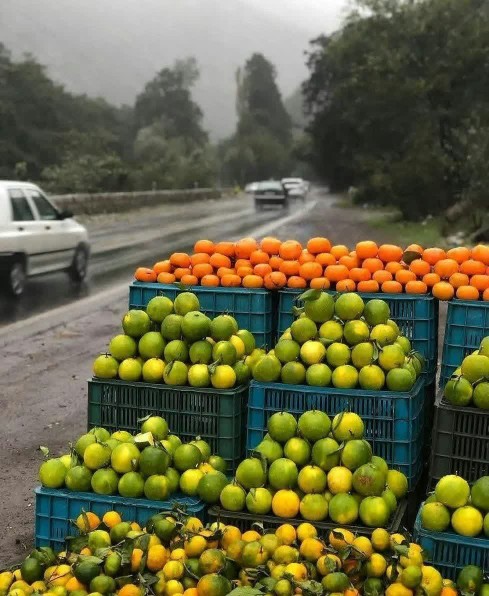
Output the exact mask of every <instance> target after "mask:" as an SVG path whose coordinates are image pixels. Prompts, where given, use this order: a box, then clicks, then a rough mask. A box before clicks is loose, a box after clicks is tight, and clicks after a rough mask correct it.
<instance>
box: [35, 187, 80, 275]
mask: <svg viewBox="0 0 489 596" xmlns="http://www.w3.org/2000/svg"><path fill="white" fill-rule="evenodd" d="M25 192H26V194H27V197H28V199H29V201H30V202H31V204H32V206H33V208H34V211H35V214H36V216H37V219H38V220H39V221H40V222H41V225H42V227H43V231H44V236H43V245H44V255H43V265H44V267H45V268H46V270H47V271H48V270H49V271H54V270H58V269H66V268H67V267H69V266H70V265H71V262H72V260H73V255H74V250H75V239H74V238H73V234H72V231H71V230H70V226H69V222H68V221H67V220H62V219H60V218H59V212H58V211H57V210H56V208H55V207H54V206H53V205H52V204H51V203H50V202H49V201H48V200H47V198H46V197H45V196H44V195H43V194H42V192H41V191H40V190H38V189H35V188H28V189H26V191H25Z"/></svg>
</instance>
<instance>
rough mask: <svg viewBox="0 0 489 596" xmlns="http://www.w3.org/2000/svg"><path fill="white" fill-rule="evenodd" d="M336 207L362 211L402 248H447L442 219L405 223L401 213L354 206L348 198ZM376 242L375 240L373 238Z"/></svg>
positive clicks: (337, 202)
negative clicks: (442, 229) (414, 246)
mask: <svg viewBox="0 0 489 596" xmlns="http://www.w3.org/2000/svg"><path fill="white" fill-rule="evenodd" d="M334 206H335V207H340V208H343V209H351V210H357V211H359V212H360V211H361V212H362V214H364V215H365V214H366V215H367V221H368V223H369V225H370V226H371V227H372V228H374V229H377V230H379V233H380V232H383V233H384V234H383V235H388V236H392V238H393V242H395V243H396V244H399V245H400V246H408V245H409V244H413V243H416V244H421V246H423V247H428V246H440V247H441V248H444V247H446V246H447V241H446V239H445V238H444V237H443V235H442V233H441V227H442V226H441V224H442V222H441V219H440V218H437V217H430V218H427V219H425V220H424V221H417V222H413V221H405V220H404V219H402V215H401V213H400V212H399V211H397V210H393V209H386V208H385V207H381V206H376V205H369V206H368V208H364V207H361V206H359V205H355V204H353V202H352V201H351V200H350V199H349V198H348V197H346V196H343V197H342V198H340V199H339V200H338V201H336V203H335V205H334ZM373 239H374V240H375V238H373Z"/></svg>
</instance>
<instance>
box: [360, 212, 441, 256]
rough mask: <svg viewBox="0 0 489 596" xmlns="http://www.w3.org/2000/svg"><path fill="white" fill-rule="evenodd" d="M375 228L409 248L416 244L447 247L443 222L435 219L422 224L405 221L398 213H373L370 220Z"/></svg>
mask: <svg viewBox="0 0 489 596" xmlns="http://www.w3.org/2000/svg"><path fill="white" fill-rule="evenodd" d="M369 223H370V225H371V226H372V227H373V228H376V229H378V230H385V231H386V232H389V234H392V235H393V237H394V238H395V242H396V244H399V245H400V246H408V245H409V244H412V243H416V244H420V245H421V246H423V247H428V246H439V247H441V248H444V247H445V246H446V244H447V243H446V239H445V238H443V236H442V234H441V222H440V220H439V219H438V218H436V217H433V218H429V219H426V220H424V221H421V222H412V221H404V220H402V219H400V215H399V214H398V213H392V212H388V213H373V214H372V217H371V218H370V219H369Z"/></svg>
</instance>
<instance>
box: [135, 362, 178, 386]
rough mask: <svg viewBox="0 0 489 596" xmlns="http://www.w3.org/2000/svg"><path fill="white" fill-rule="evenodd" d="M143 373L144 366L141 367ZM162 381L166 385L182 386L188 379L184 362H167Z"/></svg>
mask: <svg viewBox="0 0 489 596" xmlns="http://www.w3.org/2000/svg"><path fill="white" fill-rule="evenodd" d="M143 373H144V368H143ZM163 381H164V382H165V383H166V384H167V385H177V386H182V385H186V384H187V381H188V368H187V365H186V364H185V363H184V362H180V361H179V360H175V361H174V362H169V363H168V364H167V365H166V366H165V368H164V371H163Z"/></svg>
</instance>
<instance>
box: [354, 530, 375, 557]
mask: <svg viewBox="0 0 489 596" xmlns="http://www.w3.org/2000/svg"><path fill="white" fill-rule="evenodd" d="M353 548H355V549H356V551H357V552H358V553H359V554H360V555H363V556H364V557H366V558H367V559H368V558H369V557H370V556H371V555H372V553H373V548H372V543H371V542H370V540H369V539H368V538H367V537H366V536H358V537H357V538H355V540H354V541H353Z"/></svg>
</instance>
